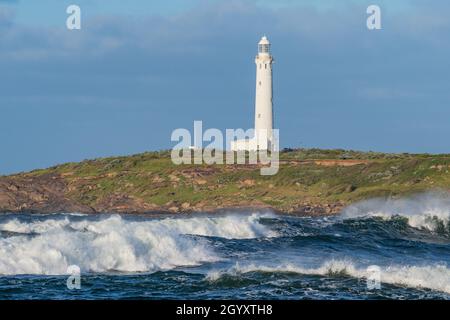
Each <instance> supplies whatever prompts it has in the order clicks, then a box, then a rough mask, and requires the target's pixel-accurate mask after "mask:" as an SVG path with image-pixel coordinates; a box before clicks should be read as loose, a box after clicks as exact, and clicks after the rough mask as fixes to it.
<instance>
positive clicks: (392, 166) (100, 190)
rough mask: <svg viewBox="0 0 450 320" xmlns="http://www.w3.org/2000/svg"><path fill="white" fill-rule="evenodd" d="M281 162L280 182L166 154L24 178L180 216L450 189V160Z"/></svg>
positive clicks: (365, 157) (379, 156) (317, 154)
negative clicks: (48, 178)
mask: <svg viewBox="0 0 450 320" xmlns="http://www.w3.org/2000/svg"><path fill="white" fill-rule="evenodd" d="M280 160H281V163H280V170H279V172H278V174H277V175H274V176H261V175H260V168H259V167H258V166H255V165H205V164H204V165H179V166H176V165H174V164H173V163H172V162H171V159H170V152H169V151H162V152H147V153H143V154H138V155H133V156H127V157H111V158H102V159H96V160H86V161H83V162H80V163H67V164H63V165H59V166H55V167H52V168H49V169H45V170H35V171H33V172H30V173H26V174H21V176H24V177H27V176H31V177H38V176H41V175H45V174H57V175H60V176H61V177H62V178H63V179H64V181H65V182H66V183H67V190H66V197H68V198H70V199H74V200H76V201H78V202H80V203H82V204H84V205H88V206H91V207H96V206H98V204H99V203H103V202H105V199H108V198H109V197H111V195H116V196H119V195H126V196H127V197H132V198H133V199H138V200H139V201H140V202H142V203H145V204H150V205H152V206H155V207H164V206H165V207H166V208H178V209H179V210H193V209H198V208H205V207H228V206H253V205H263V206H270V207H273V208H275V209H279V210H283V211H292V210H295V208H299V207H301V206H305V205H322V206H323V205H325V204H337V203H338V204H341V205H345V204H349V203H352V202H355V201H358V200H361V199H366V198H371V197H379V196H383V197H384V196H400V195H406V194H410V193H415V192H421V191H426V190H433V189H445V190H448V189H450V173H449V171H450V155H429V154H384V153H376V152H357V151H348V150H320V149H295V150H291V149H289V150H284V151H283V152H281V154H280Z"/></svg>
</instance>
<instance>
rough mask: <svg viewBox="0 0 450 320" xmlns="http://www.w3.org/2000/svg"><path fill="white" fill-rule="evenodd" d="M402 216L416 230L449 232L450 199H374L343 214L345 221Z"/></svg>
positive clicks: (424, 195)
mask: <svg viewBox="0 0 450 320" xmlns="http://www.w3.org/2000/svg"><path fill="white" fill-rule="evenodd" d="M394 216H402V217H405V218H407V219H408V224H409V225H410V226H412V227H414V228H423V229H428V230H430V231H436V230H437V229H438V228H440V227H444V229H446V230H449V227H450V225H449V221H450V198H449V197H448V195H447V196H442V195H437V194H432V193H427V194H422V195H418V196H415V197H411V198H405V199H395V200H384V199H372V200H367V201H362V202H359V203H356V204H353V205H350V206H349V207H347V208H346V209H344V211H343V212H342V215H341V217H342V218H343V219H349V218H350V219H351V218H362V217H381V218H384V219H391V218H392V217H394Z"/></svg>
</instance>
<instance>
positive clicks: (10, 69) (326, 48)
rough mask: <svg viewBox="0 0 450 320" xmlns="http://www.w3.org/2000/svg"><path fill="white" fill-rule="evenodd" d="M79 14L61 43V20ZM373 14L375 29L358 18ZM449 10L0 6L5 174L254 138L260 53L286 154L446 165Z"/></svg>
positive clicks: (45, 2) (91, 2)
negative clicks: (425, 156) (185, 138)
mask: <svg viewBox="0 0 450 320" xmlns="http://www.w3.org/2000/svg"><path fill="white" fill-rule="evenodd" d="M70 4H77V5H79V6H80V8H81V19H82V20H81V30H68V29H67V28H66V19H67V17H68V14H67V13H66V8H67V6H69V5H70ZM370 4H377V5H379V6H380V8H381V20H382V29H381V30H372V31H370V30H368V29H367V27H366V19H367V17H368V15H367V13H366V8H367V7H368V6H369V5H370ZM449 12H450V2H449V1H445V0H434V1H432V2H429V1H419V0H396V1H381V0H370V1H365V0H358V1H357V0H355V1H350V0H340V1H338V0H323V1H319V0H316V1H312V0H297V1H296V0H281V1H276V2H274V1H269V0H172V1H162V0H152V1H146V0H142V1H139V0H128V1H120V0H71V1H65V0H40V1H34V0H0V112H1V113H0V114H1V120H2V121H1V126H0V174H10V173H14V172H20V171H28V170H32V169H36V168H44V167H49V166H52V165H55V164H60V163H64V162H69V161H80V160H83V159H92V158H97V157H105V156H113V155H126V154H134V153H139V152H145V151H150V150H160V149H170V148H172V147H173V146H174V145H175V144H176V142H172V141H171V140H170V137H171V133H172V131H173V130H174V129H177V128H186V129H189V130H191V131H192V130H193V121H194V120H202V121H203V127H204V128H219V129H221V130H224V129H226V128H245V129H247V128H251V127H252V126H253V121H254V119H253V113H254V91H255V88H254V87H255V65H254V56H255V54H256V53H257V42H258V41H259V39H260V37H261V36H262V35H267V36H268V38H269V39H270V41H271V42H272V53H273V55H274V58H275V65H274V74H273V77H274V114H275V116H274V119H275V127H276V128H278V129H279V130H280V144H281V147H319V148H344V149H355V150H364V151H368V150H373V151H383V152H427V153H450V139H449V137H450V77H449V74H450V63H449V57H450V38H449V36H448V35H449V34H450V15H449Z"/></svg>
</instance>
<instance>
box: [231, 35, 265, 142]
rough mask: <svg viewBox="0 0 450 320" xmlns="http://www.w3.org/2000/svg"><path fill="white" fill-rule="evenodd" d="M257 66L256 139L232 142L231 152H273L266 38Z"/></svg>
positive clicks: (261, 45)
mask: <svg viewBox="0 0 450 320" xmlns="http://www.w3.org/2000/svg"><path fill="white" fill-rule="evenodd" d="M255 64H256V95H255V129H254V137H253V138H246V139H242V140H237V141H232V142H231V150H232V151H239V150H246V151H257V150H271V149H272V141H273V101H272V93H273V89H272V64H273V57H272V55H271V54H270V42H269V40H268V39H267V37H266V36H264V37H262V38H261V40H260V41H259V43H258V55H257V56H256V58H255Z"/></svg>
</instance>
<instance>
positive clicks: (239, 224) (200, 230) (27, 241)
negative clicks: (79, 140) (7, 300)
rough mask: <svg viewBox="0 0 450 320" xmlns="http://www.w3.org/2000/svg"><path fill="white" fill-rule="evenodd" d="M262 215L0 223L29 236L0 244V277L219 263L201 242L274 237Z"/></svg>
mask: <svg viewBox="0 0 450 320" xmlns="http://www.w3.org/2000/svg"><path fill="white" fill-rule="evenodd" d="M263 216H265V215H262V214H252V215H228V216H216V217H210V216H209V217H207V216H198V217H190V218H165V219H150V220H142V221H130V220H127V219H123V218H122V217H120V216H118V215H113V216H109V217H108V218H103V219H101V220H92V219H89V218H85V219H77V220H74V219H70V217H67V216H66V217H63V218H53V217H48V218H46V219H45V220H42V219H41V220H39V221H38V220H32V221H30V222H23V221H19V220H17V219H11V220H9V221H6V222H4V223H0V231H9V232H14V233H24V234H30V236H26V235H24V236H14V237H7V238H0V274H3V275H5V274H7V275H11V274H65V273H66V271H67V267H68V266H69V265H73V264H75V265H78V266H79V267H80V268H81V270H82V271H84V272H87V271H89V272H107V271H121V272H154V271H158V270H168V269H172V268H175V267H177V266H193V265H198V264H201V263H202V262H212V261H217V260H219V259H220V257H219V256H217V254H216V253H215V252H214V250H213V248H212V247H211V246H210V243H209V241H208V240H207V239H205V238H199V237H195V238H194V237H192V236H189V235H200V236H212V237H222V238H228V239H233V238H235V239H250V238H256V237H271V236H275V235H276V234H275V233H274V232H273V231H271V230H270V229H268V228H266V227H265V226H264V225H262V224H261V223H260V222H259V219H260V218H261V217H263Z"/></svg>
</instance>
